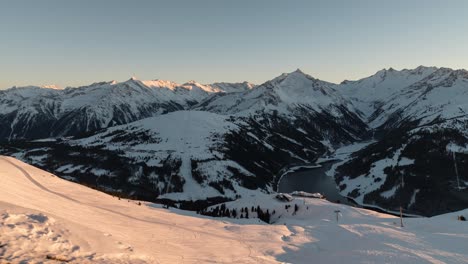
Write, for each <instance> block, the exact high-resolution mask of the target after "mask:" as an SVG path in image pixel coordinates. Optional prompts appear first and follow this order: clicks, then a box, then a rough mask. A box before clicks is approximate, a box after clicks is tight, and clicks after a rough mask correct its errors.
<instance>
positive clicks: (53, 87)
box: [41, 84, 63, 90]
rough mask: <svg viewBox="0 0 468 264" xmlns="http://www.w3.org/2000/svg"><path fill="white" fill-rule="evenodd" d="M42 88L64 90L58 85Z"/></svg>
mask: <svg viewBox="0 0 468 264" xmlns="http://www.w3.org/2000/svg"><path fill="white" fill-rule="evenodd" d="M41 88H45V89H54V90H63V88H62V87H60V86H59V85H56V84H48V85H42V86H41Z"/></svg>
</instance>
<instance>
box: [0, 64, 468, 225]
mask: <svg viewBox="0 0 468 264" xmlns="http://www.w3.org/2000/svg"><path fill="white" fill-rule="evenodd" d="M467 131H468V71H466V70H452V69H448V68H436V67H423V66H420V67H417V68H415V69H403V70H394V69H392V68H390V69H384V70H381V71H378V72H377V73H376V74H374V75H372V76H370V77H367V78H363V79H360V80H357V81H344V82H342V83H341V84H333V83H329V82H325V81H322V80H319V79H316V78H314V77H312V76H309V75H307V74H305V73H303V72H302V71H300V70H296V71H294V72H291V73H285V74H282V75H280V76H278V77H276V78H274V79H272V80H269V81H267V82H265V83H263V84H260V85H253V84H250V83H248V82H243V83H214V84H208V85H204V84H200V83H197V82H195V81H191V82H188V83H185V84H182V85H179V84H176V83H174V82H170V81H163V80H152V81H140V80H136V79H134V78H132V79H130V80H128V81H125V82H115V81H112V82H100V83H94V84H91V85H89V86H84V87H78V88H65V89H56V88H54V87H35V86H30V87H13V88H10V89H7V90H0V153H1V154H3V155H9V156H14V157H16V158H18V159H20V160H22V161H24V162H27V163H29V164H32V165H34V166H37V167H39V168H41V169H44V170H46V171H49V172H50V173H53V174H55V175H57V176H59V177H61V178H64V179H67V180H70V181H74V182H77V183H80V184H84V185H87V186H90V187H93V188H97V189H99V190H102V191H105V192H108V193H112V194H116V195H119V196H123V197H131V198H135V199H140V200H146V201H150V202H159V203H164V204H168V205H171V206H176V207H179V208H181V209H189V210H198V211H202V210H204V209H206V208H207V207H210V206H213V205H215V204H219V203H224V202H229V201H233V200H236V199H240V198H242V199H245V198H248V197H249V196H250V195H253V194H255V193H259V192H262V193H265V194H271V193H274V192H276V191H277V189H276V186H277V184H278V181H279V180H280V177H281V176H282V175H283V174H284V172H285V171H287V170H288V168H291V167H294V166H300V165H310V164H315V163H317V162H320V161H324V160H330V159H332V158H333V157H336V155H335V151H336V150H337V149H339V148H343V147H345V148H346V147H348V146H352V145H355V144H361V145H362V146H363V147H361V148H358V150H355V151H352V152H349V153H347V155H345V156H343V157H342V158H341V159H340V160H339V161H335V163H334V164H333V166H332V168H331V170H330V171H329V172H328V174H329V175H330V176H332V177H334V179H335V181H336V184H337V188H339V190H340V193H341V194H342V195H343V196H345V197H349V198H350V199H352V200H353V201H354V202H355V203H357V204H359V205H364V206H369V207H378V208H382V209H385V210H388V211H396V210H398V208H399V207H400V205H402V206H403V209H404V211H405V212H407V213H412V214H418V215H424V216H432V215H437V214H442V213H446V212H453V211H458V210H462V209H465V208H467V207H468V188H467V187H468V132H467ZM363 143H365V144H363Z"/></svg>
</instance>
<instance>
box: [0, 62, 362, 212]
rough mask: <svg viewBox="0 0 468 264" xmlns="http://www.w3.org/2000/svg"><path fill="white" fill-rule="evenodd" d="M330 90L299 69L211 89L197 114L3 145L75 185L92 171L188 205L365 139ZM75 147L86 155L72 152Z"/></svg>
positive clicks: (248, 187)
mask: <svg viewBox="0 0 468 264" xmlns="http://www.w3.org/2000/svg"><path fill="white" fill-rule="evenodd" d="M193 85H194V84H193ZM332 86H333V85H332V84H329V83H326V82H322V81H319V80H317V79H314V78H312V77H310V76H308V75H306V74H304V73H302V72H300V71H296V72H293V73H290V74H283V75H281V76H280V77H278V78H275V79H273V80H272V81H269V82H267V83H265V84H263V85H261V86H258V87H256V88H254V89H250V88H249V89H246V91H243V92H231V93H217V94H215V95H212V96H211V97H208V98H207V99H206V100H205V101H203V102H201V103H200V104H198V105H196V106H194V109H196V110H190V111H175V112H171V113H167V114H163V115H159V116H156V117H151V118H146V119H141V120H138V121H135V122H132V123H129V124H127V125H120V126H114V127H111V128H108V129H105V130H101V131H99V132H97V133H96V134H94V135H92V136H85V137H83V138H81V139H76V140H65V141H62V142H33V143H30V144H31V145H27V144H26V145H23V146H18V144H16V145H14V148H13V146H11V147H10V146H4V149H7V152H8V153H10V154H14V155H16V154H18V157H22V158H24V159H28V160H31V161H33V162H34V161H36V162H37V163H36V164H37V165H38V166H41V167H43V168H47V169H48V170H50V171H53V172H55V173H57V174H58V175H61V176H63V177H70V178H71V179H74V180H76V181H78V182H85V183H87V184H95V183H94V182H93V178H92V177H91V178H90V175H93V174H94V175H96V177H99V183H100V185H101V187H103V188H108V189H112V190H115V191H117V190H121V191H122V192H124V193H126V194H131V195H134V196H136V197H140V198H144V199H147V200H151V201H153V200H155V199H169V200H171V201H175V202H184V206H187V207H190V208H193V207H191V206H192V205H190V203H192V202H195V201H207V202H209V203H211V202H210V199H211V200H213V201H220V200H221V201H223V200H226V199H228V200H232V199H235V198H236V197H239V196H244V195H246V193H249V192H252V191H263V192H273V191H274V188H275V187H274V186H276V181H277V180H278V178H277V174H278V173H279V172H280V170H282V169H284V168H285V167H287V166H288V165H290V164H293V163H301V164H302V163H309V162H314V161H315V160H316V159H317V158H319V157H320V156H322V155H324V154H325V153H329V152H331V151H333V148H334V146H339V145H344V144H349V143H351V142H354V141H356V140H360V139H362V137H363V132H364V133H365V131H366V130H367V128H366V125H365V124H364V123H363V122H362V121H361V119H360V118H359V117H357V116H356V115H354V114H353V112H352V109H351V108H352V105H351V104H350V103H349V102H348V101H347V100H346V99H344V98H342V97H341V96H340V94H339V93H338V92H337V91H335V90H334V89H333V87H332ZM232 97H238V98H240V99H241V100H242V101H243V102H245V103H240V104H233V105H226V106H227V108H226V109H221V110H219V109H218V110H215V108H216V107H217V106H220V105H219V102H218V101H217V100H221V101H224V100H227V101H229V100H230V99H231V98H232ZM213 98H217V100H215V102H213V101H212V99H213ZM223 98H224V99H223ZM265 98H274V100H269V99H266V100H265ZM262 104H263V106H262ZM231 106H234V107H231ZM208 109H209V110H208ZM202 110H203V111H202ZM44 147H45V148H47V149H48V150H47V151H44V150H43V148H44ZM21 148H23V149H24V150H25V152H23V153H22V154H20V153H19V152H18V149H21ZM77 151H78V152H80V153H81V154H80V155H81V157H87V158H80V157H75V155H74V154H73V153H76V152H77ZM58 153H63V154H62V155H58ZM93 153H94V154H93ZM38 156H42V157H43V158H42V159H41V158H38ZM57 156H60V157H57ZM103 156H106V158H103ZM57 159H59V160H57ZM103 159H105V160H115V159H119V160H120V161H119V162H116V165H115V166H114V167H113V168H112V167H109V166H108V165H107V164H106V163H103V162H101V164H100V162H99V161H100V160H103ZM90 164H92V166H91V167H94V169H95V170H98V171H97V172H96V171H95V170H93V168H91V167H90ZM64 165H68V167H63V166H64ZM99 169H101V170H99ZM101 171H105V173H100V172H101Z"/></svg>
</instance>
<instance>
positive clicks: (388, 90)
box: [337, 66, 437, 117]
mask: <svg viewBox="0 0 468 264" xmlns="http://www.w3.org/2000/svg"><path fill="white" fill-rule="evenodd" d="M436 70H437V68H436V67H424V66H419V67H417V68H415V69H404V70H401V71H398V70H395V69H393V68H389V69H383V70H380V71H378V72H377V73H375V74H374V75H372V76H369V77H366V78H363V79H360V80H357V81H343V82H342V83H341V84H340V85H338V87H337V89H338V90H340V91H341V92H342V93H343V95H344V96H345V97H346V98H349V99H351V100H352V102H353V104H354V105H355V106H356V107H357V108H358V109H359V110H360V112H361V113H362V114H363V115H364V116H365V117H369V116H370V115H372V114H373V113H374V111H375V110H376V108H378V106H379V105H380V104H382V103H383V102H385V101H387V100H388V98H389V97H390V96H392V95H393V94H395V93H397V94H398V93H400V91H401V90H402V89H403V88H406V87H408V86H410V85H412V84H414V83H416V82H418V81H420V80H422V79H424V78H426V77H427V76H428V75H430V74H432V73H433V72H435V71H436Z"/></svg>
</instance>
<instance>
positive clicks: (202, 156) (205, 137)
mask: <svg viewBox="0 0 468 264" xmlns="http://www.w3.org/2000/svg"><path fill="white" fill-rule="evenodd" d="M227 119H228V117H226V116H222V115H218V114H214V113H208V112H202V111H177V112H172V113H168V114H165V115H160V116H156V117H151V118H146V119H142V120H139V121H136V122H133V123H130V124H127V125H122V126H115V127H112V128H110V129H108V130H106V131H105V132H103V133H100V134H97V135H94V136H91V137H89V138H85V139H80V140H77V141H74V142H72V144H79V145H81V146H96V145H101V144H103V143H105V147H106V148H108V149H111V150H123V151H124V154H123V155H125V156H127V157H130V158H137V157H138V158H144V159H145V161H146V162H147V164H149V165H151V166H162V163H163V162H165V161H166V160H167V159H178V160H180V161H181V162H182V164H181V166H180V169H179V173H180V175H181V176H182V177H183V179H184V181H185V183H184V186H183V189H184V191H183V193H180V192H177V193H175V192H174V193H168V194H164V195H162V196H160V198H163V197H164V198H169V199H174V200H203V199H206V198H207V197H216V196H219V195H220V193H219V191H218V190H216V189H215V188H213V187H211V186H209V185H206V184H204V185H201V184H199V183H198V182H196V181H195V180H194V178H193V176H192V164H191V161H192V160H207V161H206V162H203V163H199V167H198V168H197V169H199V170H200V171H204V172H206V174H205V175H207V176H208V177H209V180H210V181H214V182H216V181H218V180H222V179H223V178H226V177H227V176H232V174H233V173H232V172H231V171H230V170H228V169H227V167H228V166H229V167H232V168H236V169H237V170H239V171H241V172H243V173H244V174H245V175H250V176H254V175H253V174H252V173H251V172H249V171H247V170H246V169H245V168H243V167H242V166H240V165H239V164H237V163H236V162H234V161H231V160H223V158H224V155H223V154H222V153H221V152H219V151H217V149H219V148H221V147H222V143H223V139H224V135H225V134H226V133H228V132H231V131H236V130H238V126H237V125H236V124H235V123H233V122H229V121H228V120H227ZM116 131H117V132H118V131H130V132H131V133H138V132H145V133H148V134H149V135H151V137H152V138H153V139H158V141H156V142H144V141H138V142H137V143H136V144H128V142H118V141H116V140H113V139H114V137H113V135H114V133H115V132H116ZM134 180H135V181H136V180H138V179H137V178H135V179H134ZM239 188H240V187H239ZM240 191H243V190H240ZM231 196H232V197H235V193H232V195H231Z"/></svg>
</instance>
